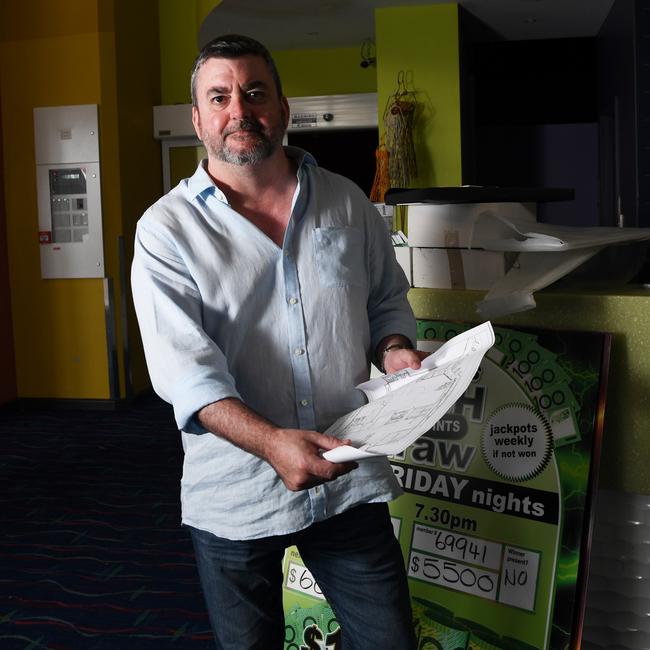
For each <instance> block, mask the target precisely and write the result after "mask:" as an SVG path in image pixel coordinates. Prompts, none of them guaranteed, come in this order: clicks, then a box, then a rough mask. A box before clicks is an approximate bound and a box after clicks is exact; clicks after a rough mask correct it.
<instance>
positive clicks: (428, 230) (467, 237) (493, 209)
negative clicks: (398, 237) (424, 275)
mask: <svg viewBox="0 0 650 650" xmlns="http://www.w3.org/2000/svg"><path fill="white" fill-rule="evenodd" d="M484 213H485V214H488V215H492V216H496V215H500V216H503V217H509V216H515V215H516V216H519V217H523V218H526V219H529V220H530V221H531V222H532V223H535V222H536V220H537V218H536V215H537V204H535V203H452V204H444V205H438V204H433V203H421V204H414V205H409V207H408V239H409V245H410V246H423V247H433V248H447V247H456V248H474V247H478V248H480V246H481V244H480V242H477V241H472V235H473V230H474V223H475V222H476V219H477V218H478V216H479V215H482V214H484Z"/></svg>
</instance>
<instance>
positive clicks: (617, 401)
mask: <svg viewBox="0 0 650 650" xmlns="http://www.w3.org/2000/svg"><path fill="white" fill-rule="evenodd" d="M483 295H484V294H483V292H481V291H457V290H453V289H411V291H410V292H409V301H410V303H411V305H412V307H413V311H414V312H415V316H416V318H418V319H431V320H445V321H464V322H469V323H479V322H481V320H482V319H481V317H480V316H479V314H477V313H476V303H477V302H478V301H480V300H481V299H482V297H483ZM535 300H536V302H537V307H536V308H535V309H532V310H530V311H526V312H522V313H519V314H512V315H510V316H506V317H502V318H496V319H493V321H492V322H493V323H494V324H495V325H505V326H512V327H528V328H537V329H552V330H578V331H580V330H582V331H595V332H611V333H612V334H613V340H612V352H611V362H610V369H609V380H608V382H609V384H608V390H607V406H606V411H605V430H604V437H603V449H602V458H601V469H600V482H599V485H600V487H602V488H607V489H613V490H622V491H625V492H636V493H640V494H650V423H649V421H650V290H643V289H641V288H638V289H637V288H635V289H629V290H627V289H626V290H624V291H621V292H616V293H614V292H611V293H607V292H576V293H561V292H559V291H554V290H546V291H543V292H538V293H536V294H535Z"/></svg>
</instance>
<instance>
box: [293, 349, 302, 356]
mask: <svg viewBox="0 0 650 650" xmlns="http://www.w3.org/2000/svg"><path fill="white" fill-rule="evenodd" d="M293 353H294V354H295V355H296V356H297V357H299V356H300V355H301V354H305V348H296V349H295V350H294V351H293Z"/></svg>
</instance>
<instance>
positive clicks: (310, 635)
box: [300, 625, 323, 650]
mask: <svg viewBox="0 0 650 650" xmlns="http://www.w3.org/2000/svg"><path fill="white" fill-rule="evenodd" d="M302 638H303V640H304V642H305V643H306V645H301V646H300V650H321V644H320V643H318V641H322V640H323V633H322V632H321V631H320V630H319V629H318V626H317V625H310V626H309V627H307V628H305V632H304V634H303V637H302Z"/></svg>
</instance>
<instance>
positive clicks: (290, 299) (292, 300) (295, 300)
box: [289, 298, 298, 305]
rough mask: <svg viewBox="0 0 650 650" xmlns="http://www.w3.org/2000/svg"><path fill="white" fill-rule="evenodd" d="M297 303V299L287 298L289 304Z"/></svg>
mask: <svg viewBox="0 0 650 650" xmlns="http://www.w3.org/2000/svg"><path fill="white" fill-rule="evenodd" d="M297 302H298V298H289V304H290V305H295V304H296V303H297Z"/></svg>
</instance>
